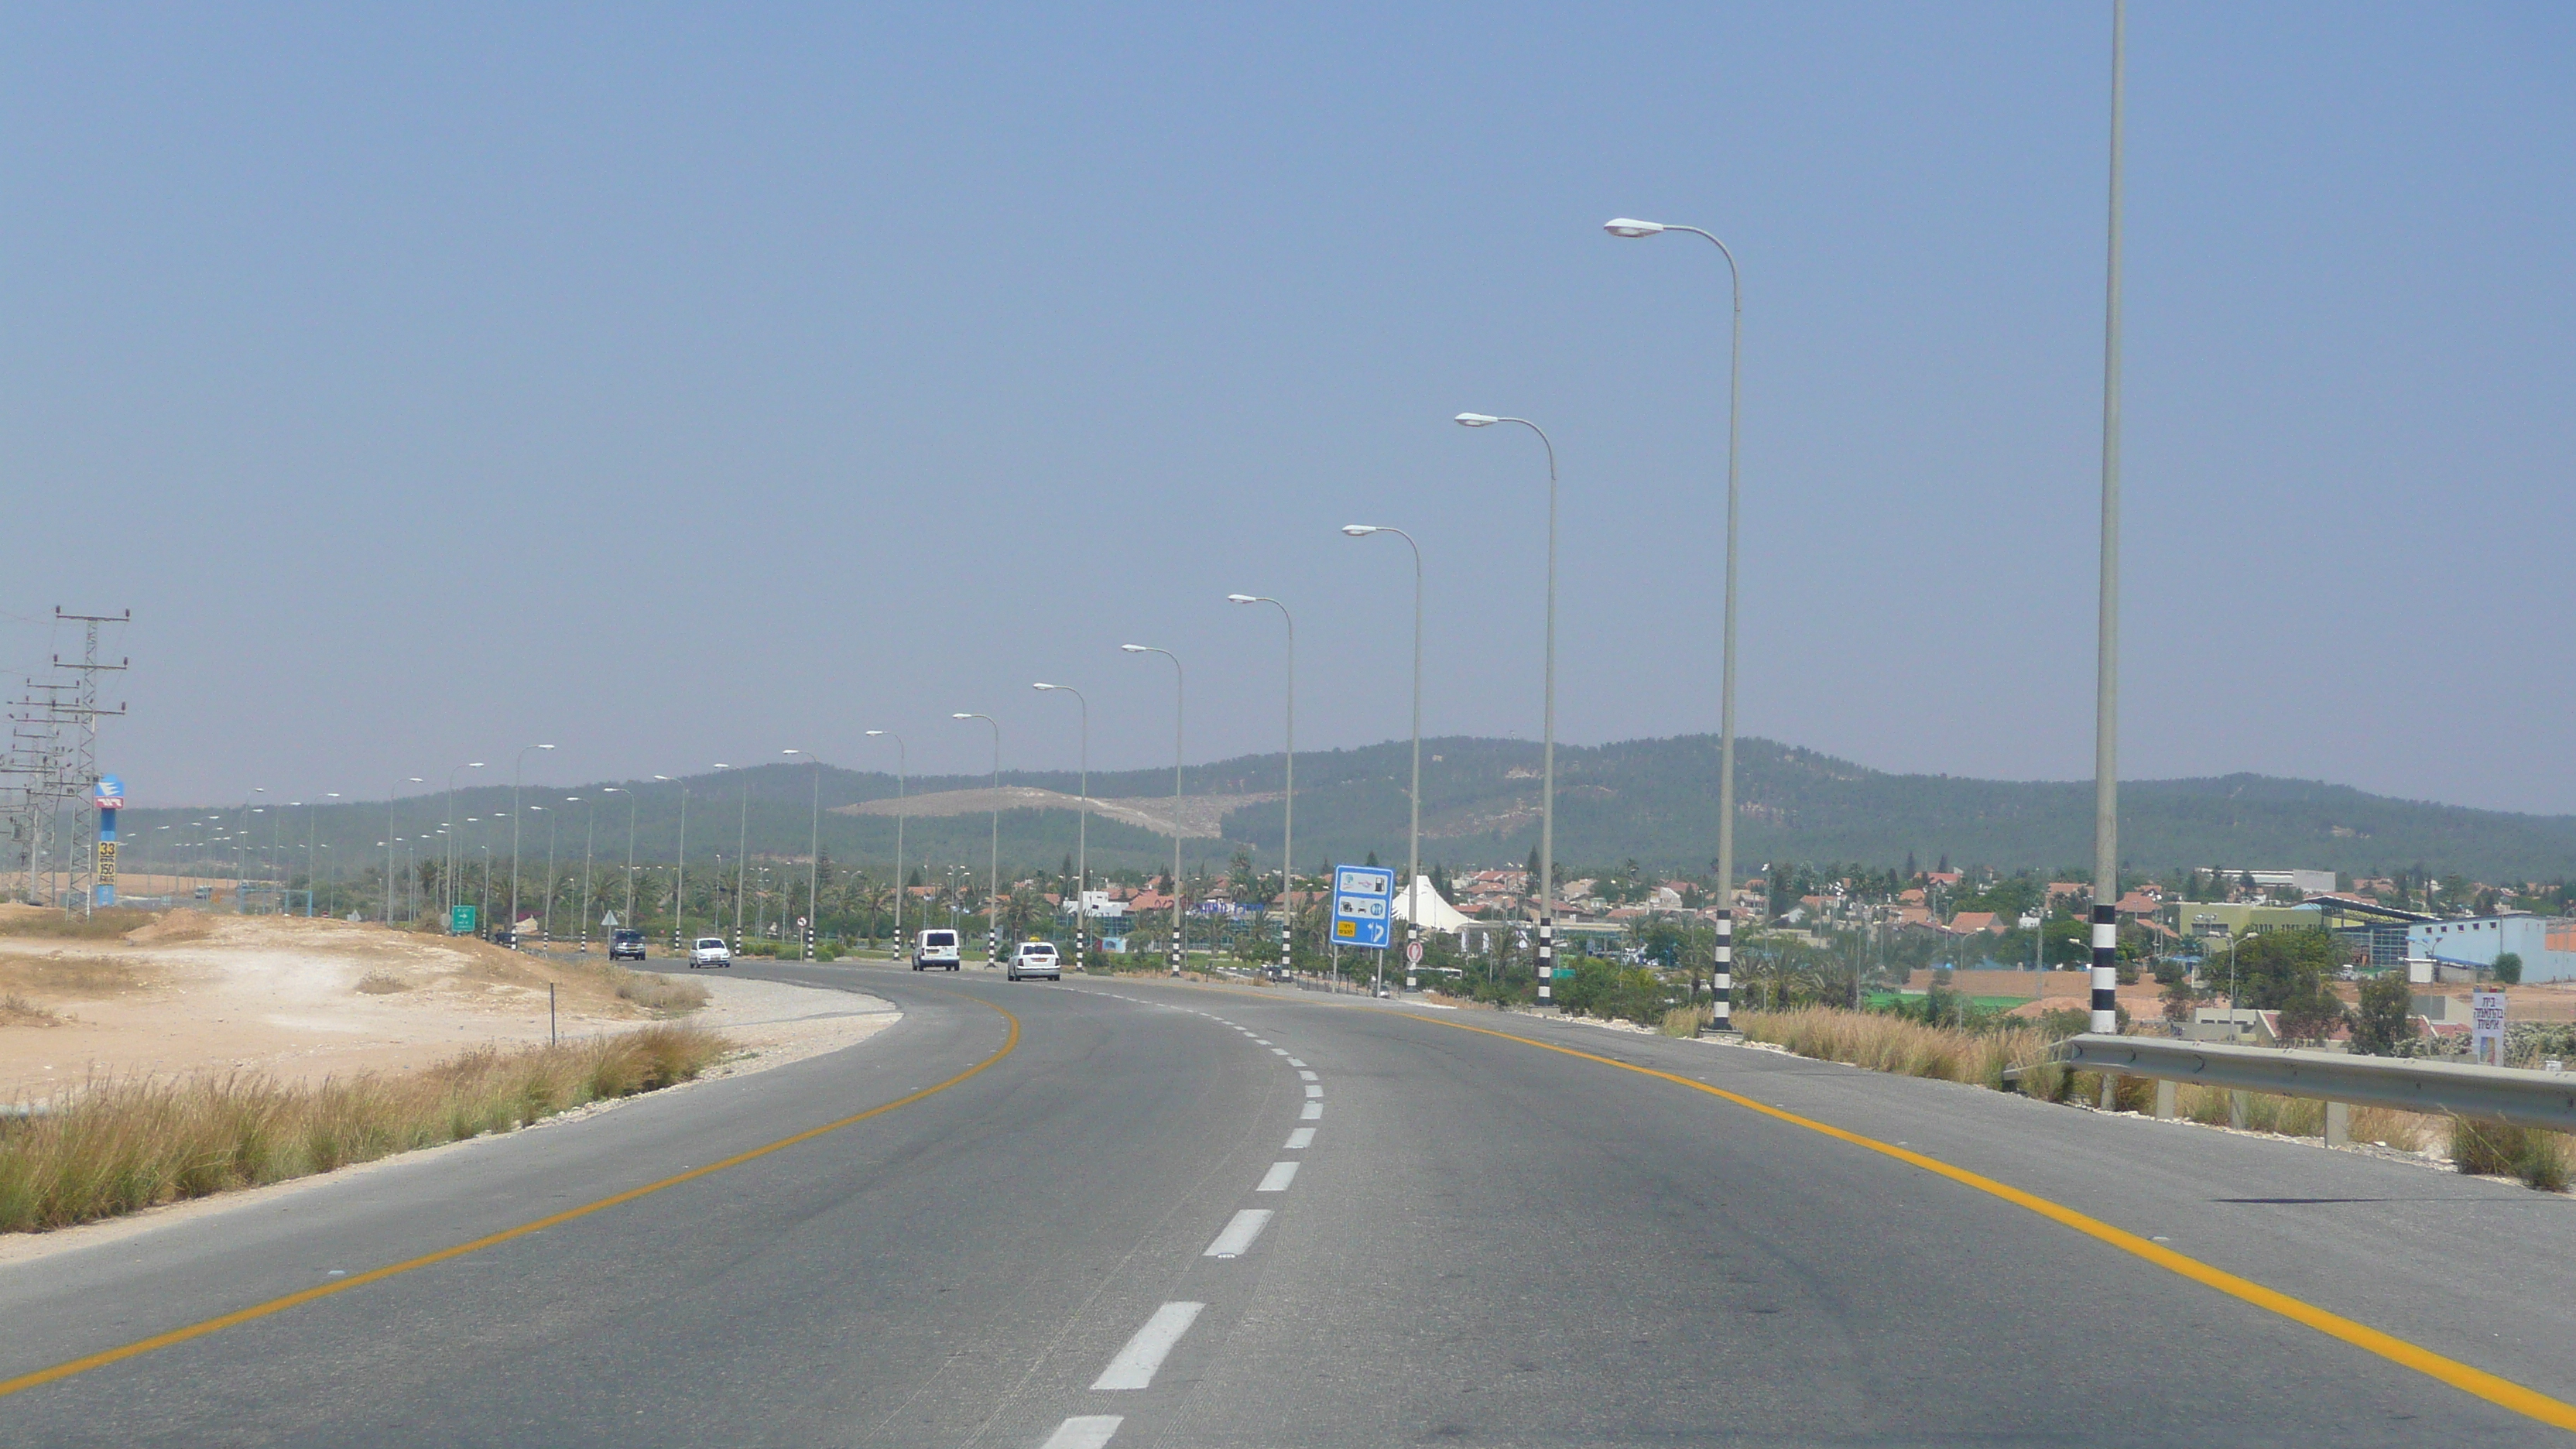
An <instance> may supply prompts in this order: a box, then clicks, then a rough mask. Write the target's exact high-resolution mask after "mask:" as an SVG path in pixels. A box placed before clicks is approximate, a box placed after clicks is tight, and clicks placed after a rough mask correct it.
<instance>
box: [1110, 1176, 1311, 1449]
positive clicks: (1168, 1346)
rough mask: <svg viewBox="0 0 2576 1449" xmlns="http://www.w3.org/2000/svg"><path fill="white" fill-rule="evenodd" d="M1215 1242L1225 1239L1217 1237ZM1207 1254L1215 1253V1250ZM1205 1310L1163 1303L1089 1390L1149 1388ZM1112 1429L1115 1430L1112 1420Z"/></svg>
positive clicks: (1256, 1232)
mask: <svg viewBox="0 0 2576 1449" xmlns="http://www.w3.org/2000/svg"><path fill="white" fill-rule="evenodd" d="M1262 1216H1263V1217H1265V1218H1266V1217H1268V1216H1270V1214H1268V1213H1263V1214H1262ZM1238 1220H1239V1219H1238ZM1227 1231H1228V1232H1231V1231H1233V1229H1231V1228H1229V1229H1227ZM1260 1231H1261V1230H1260V1229H1259V1228H1254V1229H1253V1234H1254V1236H1258V1235H1259V1234H1260ZM1218 1241H1219V1242H1222V1241H1224V1240H1223V1239H1222V1238H1220V1239H1218ZM1251 1241H1252V1240H1251V1238H1246V1239H1244V1242H1245V1244H1246V1245H1247V1246H1248V1245H1249V1244H1250V1243H1251ZM1208 1251H1210V1252H1214V1251H1215V1249H1213V1248H1211V1249H1209V1250H1208ZM1205 1307H1207V1305H1206V1304H1204V1303H1166V1304H1164V1305H1163V1306H1162V1307H1160V1308H1157V1309H1155V1310H1154V1316H1153V1317H1151V1318H1148V1319H1146V1320H1145V1326H1144V1327H1142V1328H1140V1329H1137V1330H1136V1336H1135V1337H1134V1338H1131V1339H1129V1340H1127V1346H1126V1347H1125V1348H1122V1349H1120V1350H1118V1356H1117V1357H1116V1358H1113V1359H1111V1360H1110V1361H1109V1367H1107V1368H1105V1369H1102V1370H1101V1371H1100V1377H1099V1378H1097V1379H1094V1380H1093V1381H1092V1384H1091V1387H1092V1388H1093V1389H1094V1390H1095V1391H1111V1390H1118V1389H1142V1388H1148V1387H1150V1386H1152V1384H1153V1382H1154V1371H1155V1370H1156V1369H1159V1368H1161V1367H1162V1366H1163V1359H1164V1357H1165V1356H1166V1355H1168V1354H1170V1353H1171V1351H1172V1345H1174V1344H1176V1343H1179V1342H1180V1341H1181V1335H1182V1334H1184V1333H1187V1332H1189V1331H1190V1325H1191V1324H1193V1323H1196V1322H1197V1321H1198V1317H1199V1310H1200V1309H1202V1308H1205ZM1112 1427H1115V1423H1114V1421H1113V1424H1112ZM1102 1442H1104V1443H1105V1442H1107V1441H1105V1440H1104V1441H1102Z"/></svg>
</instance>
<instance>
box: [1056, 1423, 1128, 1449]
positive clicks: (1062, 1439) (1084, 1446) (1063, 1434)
mask: <svg viewBox="0 0 2576 1449" xmlns="http://www.w3.org/2000/svg"><path fill="white" fill-rule="evenodd" d="M1125 1422H1127V1421H1126V1420H1125V1419H1123V1418H1121V1417H1120V1416H1118V1415H1116V1414H1077V1415H1075V1416H1074V1417H1072V1418H1070V1419H1067V1420H1065V1421H1064V1422H1063V1423H1061V1424H1058V1425H1056V1426H1055V1432H1054V1433H1052V1434H1049V1435H1048V1436H1047V1441H1046V1443H1045V1444H1044V1445H1043V1446H1041V1449H1103V1446H1105V1445H1107V1444H1108V1442H1109V1439H1110V1436H1111V1435H1113V1434H1116V1433H1117V1432H1118V1426H1119V1425H1121V1424H1123V1423H1125Z"/></svg>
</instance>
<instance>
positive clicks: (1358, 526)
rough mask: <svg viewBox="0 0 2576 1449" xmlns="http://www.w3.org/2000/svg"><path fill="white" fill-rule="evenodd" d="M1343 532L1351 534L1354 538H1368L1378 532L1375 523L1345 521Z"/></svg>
mask: <svg viewBox="0 0 2576 1449" xmlns="http://www.w3.org/2000/svg"><path fill="white" fill-rule="evenodd" d="M1342 532H1344V533H1347V534H1349V535H1350V536H1351V537H1353V538H1366V537H1368V536H1369V535H1370V534H1372V533H1375V532H1377V525H1375V524H1373V523H1345V524H1343V525H1342Z"/></svg>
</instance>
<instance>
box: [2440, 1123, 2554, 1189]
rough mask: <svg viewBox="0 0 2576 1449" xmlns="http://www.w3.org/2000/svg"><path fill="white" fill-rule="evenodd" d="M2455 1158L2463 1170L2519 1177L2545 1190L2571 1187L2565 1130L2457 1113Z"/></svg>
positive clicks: (2453, 1133) (2453, 1138) (2453, 1141)
mask: <svg viewBox="0 0 2576 1449" xmlns="http://www.w3.org/2000/svg"><path fill="white" fill-rule="evenodd" d="M2451 1160H2452V1161H2453V1162H2454V1163H2456V1164H2458V1166H2459V1169H2460V1171H2462V1172H2473V1173H2479V1174H2484V1175H2491V1176H2496V1177H2518V1178H2521V1179H2522V1180H2523V1181H2524V1182H2525V1183H2526V1184H2528V1185H2530V1186H2532V1187H2536V1188H2538V1189H2540V1190H2541V1191H2543V1192H2564V1191H2566V1190H2567V1163H2568V1150H2567V1138H2566V1136H2565V1135H2564V1134H2562V1133H2557V1132H2544V1131H2541V1130H2539V1129H2538V1128H2532V1127H2506V1126H2502V1125H2500V1124H2498V1123H2493V1122H2471V1121H2469V1120H2468V1119H2467V1118H2464V1117H2454V1118H2452V1119H2451Z"/></svg>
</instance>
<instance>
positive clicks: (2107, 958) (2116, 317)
mask: <svg viewBox="0 0 2576 1449" xmlns="http://www.w3.org/2000/svg"><path fill="white" fill-rule="evenodd" d="M2128 38H2129V19H2128V8H2127V6H2126V5H2124V4H2123V3H2122V0H2111V206H2110V225H2109V228H2108V230H2109V232H2110V247H2109V257H2108V263H2107V265H2106V267H2105V268H2104V272H2105V279H2104V285H2103V304H2102V577H2101V591H2102V597H2101V603H2100V605H2099V608H2100V616H2099V618H2098V620H2097V623H2096V629H2097V633H2096V635H2095V641H2094V650H2095V666H2094V683H2093V982H2092V986H2093V1020H2092V1023H2091V1025H2092V1027H2093V1029H2094V1030H2095V1031H2097V1032H2102V1033H2104V1034H2106V1035H2107V1034H2109V1033H2112V1032H2116V1031H2118V1030H2119V1029H2120V990H2119V988H2120V972H2119V965H2120V773H2119V744H2120V142H2121V131H2122V113H2123V110H2124V102H2125V101H2126V99H2127V95H2126V82H2125V81H2124V79H2123V76H2124V73H2125V70H2126V66H2125V59H2126V52H2127V47H2128ZM2111 1098H2112V1078H2110V1077H2109V1076H2105V1077H2103V1079H2102V1104H2103V1105H2104V1106H2106V1107H2107V1106H2109V1105H2110V1104H2111Z"/></svg>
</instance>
